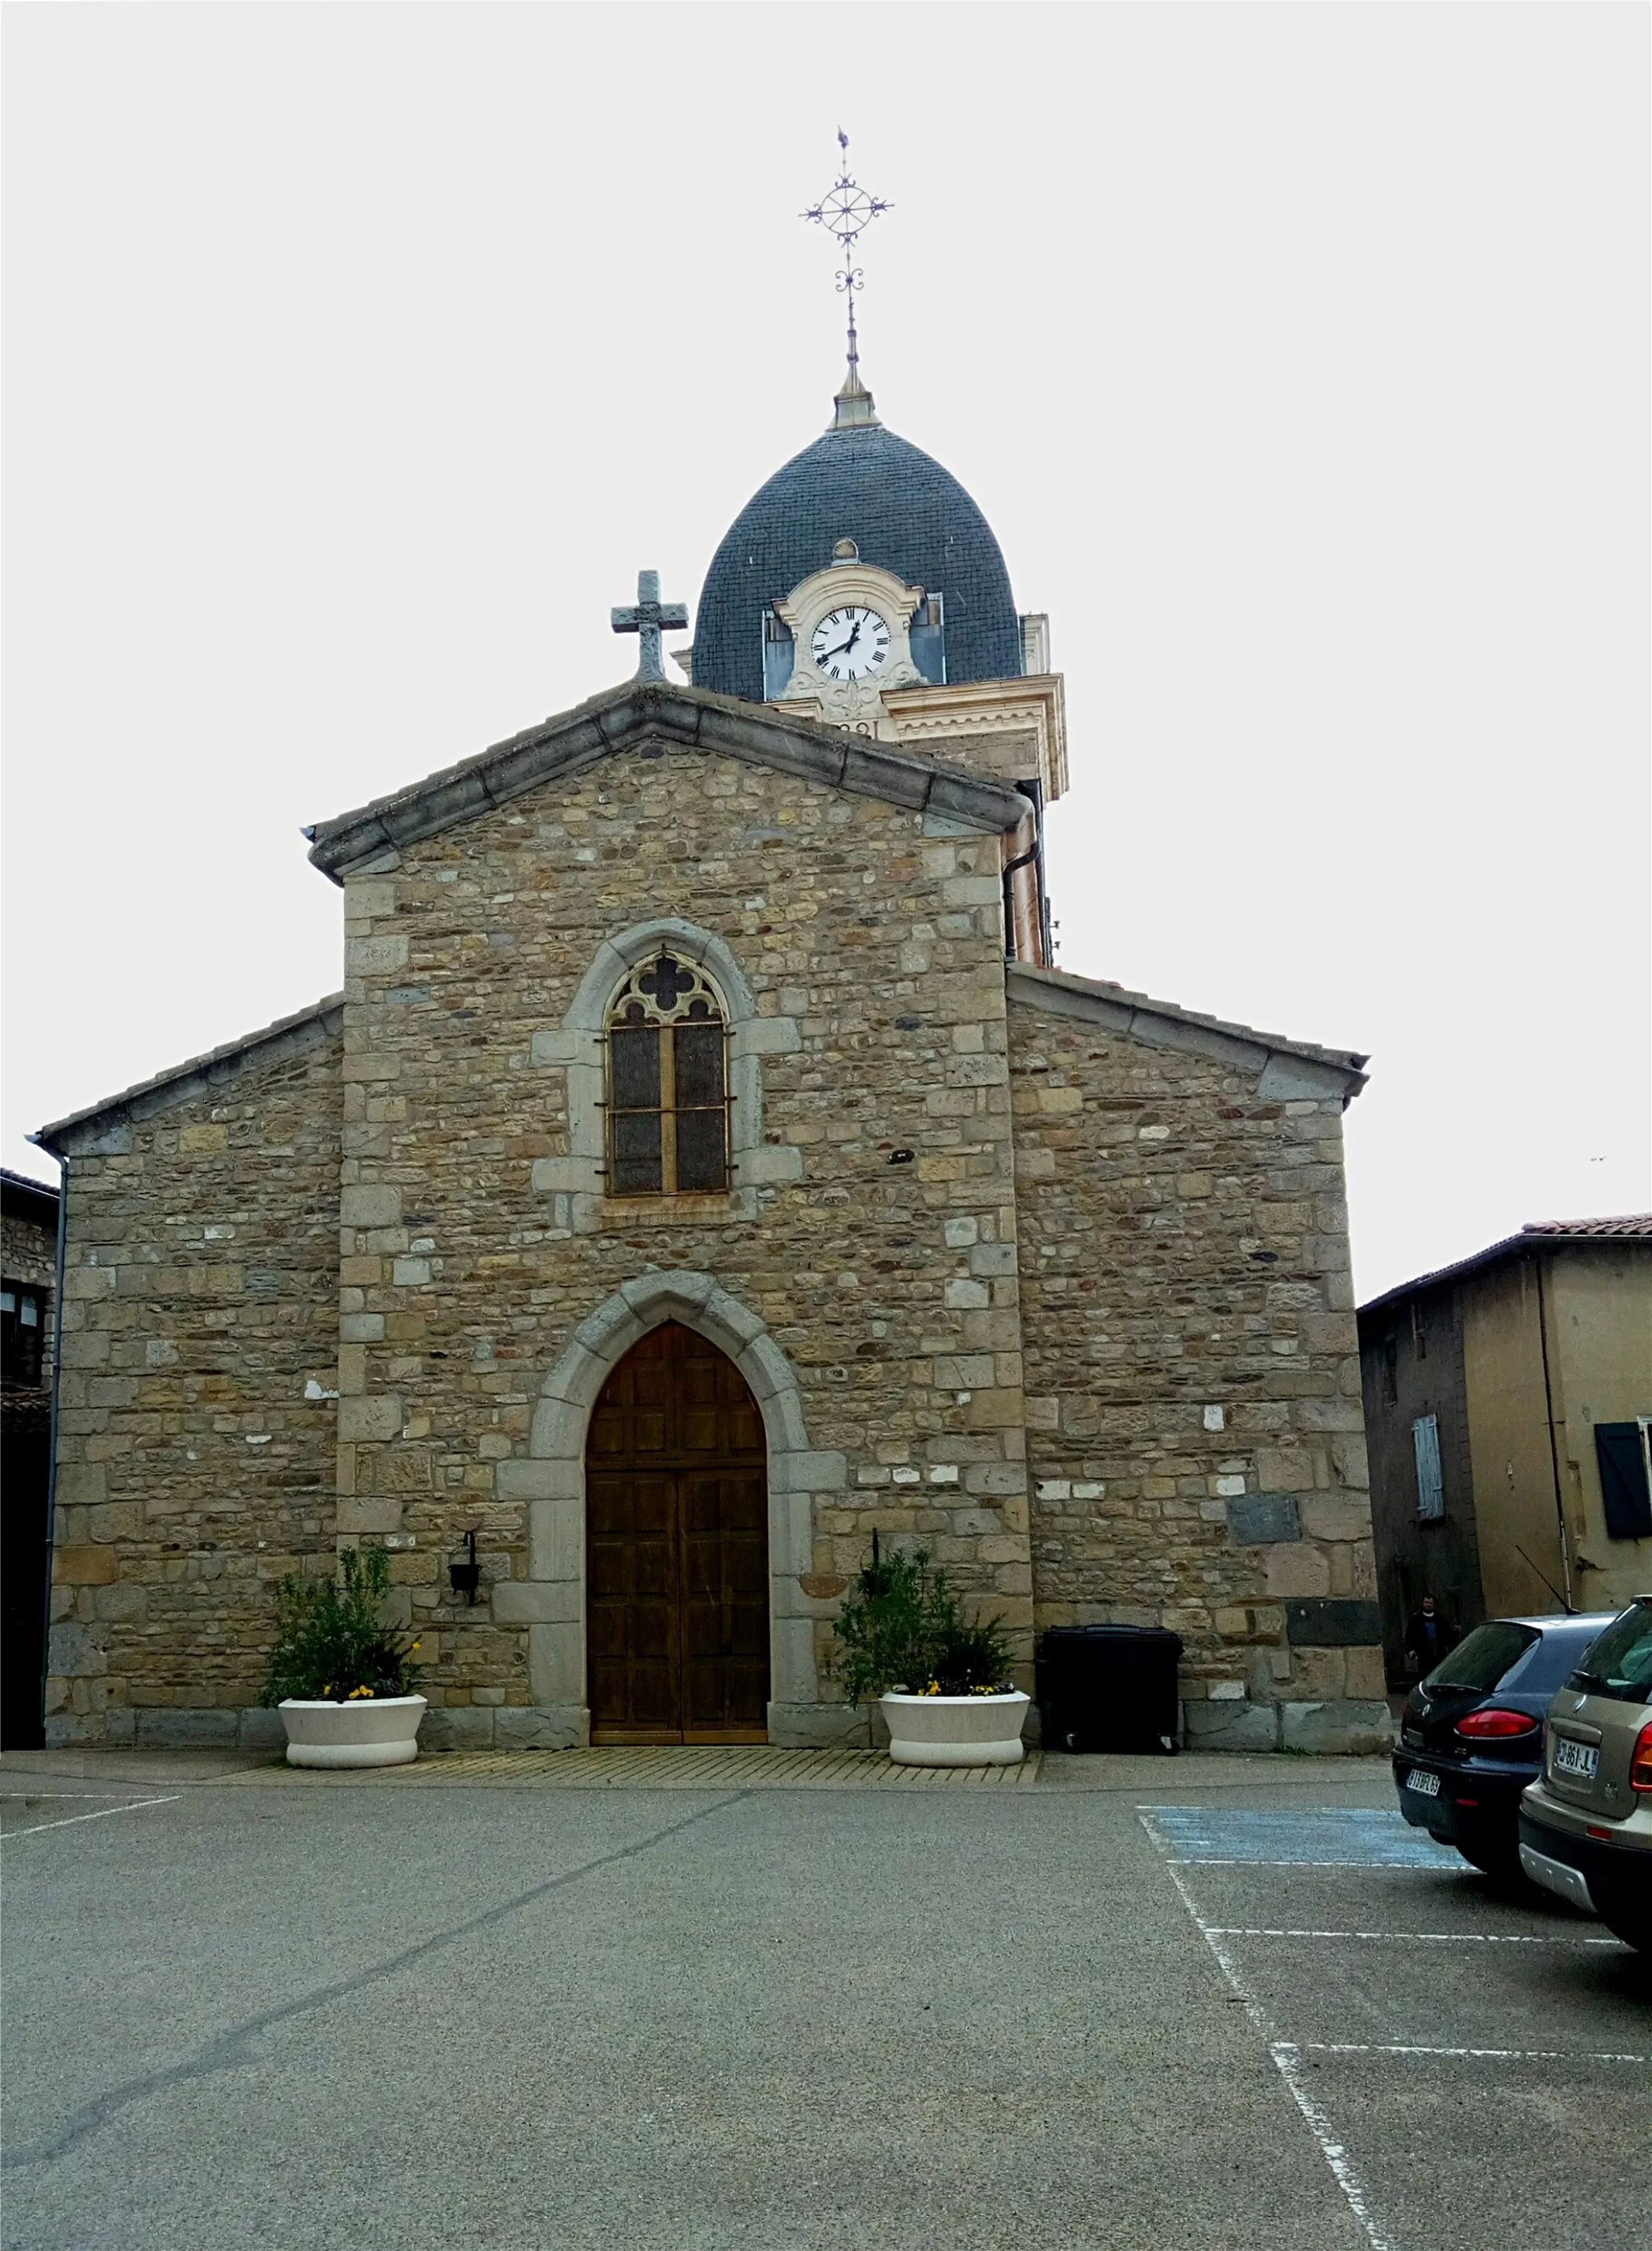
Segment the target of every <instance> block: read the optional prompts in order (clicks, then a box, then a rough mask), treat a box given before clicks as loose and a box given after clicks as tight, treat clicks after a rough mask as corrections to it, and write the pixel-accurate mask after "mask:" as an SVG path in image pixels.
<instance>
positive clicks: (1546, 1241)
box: [1359, 1211, 1652, 1321]
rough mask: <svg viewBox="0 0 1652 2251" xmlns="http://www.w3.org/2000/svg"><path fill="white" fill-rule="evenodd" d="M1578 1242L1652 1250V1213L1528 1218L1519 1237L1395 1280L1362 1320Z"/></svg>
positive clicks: (1365, 1309)
mask: <svg viewBox="0 0 1652 2251" xmlns="http://www.w3.org/2000/svg"><path fill="white" fill-rule="evenodd" d="M1579 1243H1607V1244H1608V1245H1610V1244H1614V1243H1645V1244H1647V1245H1648V1246H1649V1247H1652V1211H1631V1212H1626V1213H1624V1214H1623V1215H1622V1216H1621V1217H1620V1218H1616V1219H1529V1220H1527V1222H1526V1223H1525V1225H1524V1227H1523V1228H1522V1229H1521V1230H1520V1232H1519V1234H1518V1235H1505V1236H1503V1240H1502V1242H1501V1243H1488V1244H1487V1246H1486V1248H1485V1249H1484V1250H1476V1251H1473V1252H1471V1253H1470V1255H1469V1257H1467V1258H1458V1259H1455V1260H1454V1261H1453V1263H1452V1264H1450V1265H1449V1266H1437V1267H1435V1269H1434V1272H1433V1273H1432V1274H1419V1275H1418V1276H1417V1278H1415V1280H1414V1281H1411V1282H1397V1283H1396V1284H1395V1285H1394V1286H1393V1289H1392V1290H1385V1291H1384V1292H1383V1293H1382V1295H1381V1297H1379V1298H1372V1299H1368V1300H1367V1301H1366V1303H1365V1305H1363V1306H1361V1307H1360V1308H1359V1318H1360V1319H1361V1320H1362V1321H1363V1320H1364V1319H1365V1317H1366V1315H1367V1314H1368V1313H1385V1312H1386V1311H1387V1310H1388V1309H1389V1308H1390V1307H1391V1306H1400V1305H1403V1304H1404V1303H1405V1302H1406V1300H1407V1299H1408V1298H1414V1297H1417V1296H1419V1295H1420V1293H1421V1292H1423V1291H1425V1290H1437V1289H1439V1288H1441V1286H1442V1285H1444V1284H1445V1283H1447V1282H1458V1281H1461V1280H1462V1278H1463V1277H1464V1276H1465V1275H1469V1274H1478V1273H1479V1272H1480V1271H1482V1270H1483V1268H1485V1267H1487V1266H1496V1265H1499V1264H1502V1262H1503V1260H1504V1259H1505V1258H1517V1257H1521V1256H1523V1255H1524V1256H1525V1257H1531V1254H1532V1253H1533V1252H1534V1251H1538V1250H1573V1249H1575V1248H1576V1246H1577V1245H1578V1244H1579Z"/></svg>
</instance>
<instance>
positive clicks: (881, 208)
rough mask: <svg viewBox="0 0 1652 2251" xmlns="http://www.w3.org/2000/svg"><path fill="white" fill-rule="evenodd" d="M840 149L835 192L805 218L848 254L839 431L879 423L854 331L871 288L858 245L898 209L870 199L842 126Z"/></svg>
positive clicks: (842, 273) (841, 279) (841, 275)
mask: <svg viewBox="0 0 1652 2251" xmlns="http://www.w3.org/2000/svg"><path fill="white" fill-rule="evenodd" d="M838 148H839V149H840V152H841V154H840V170H839V173H838V177H837V178H836V179H835V180H834V181H833V184H832V186H831V188H830V189H829V190H827V192H826V194H825V195H824V196H822V197H821V198H820V200H819V203H818V204H815V205H814V206H813V208H812V210H810V211H805V212H804V214H803V216H804V218H810V219H813V220H814V221H815V222H816V224H817V225H820V226H823V227H825V229H826V232H827V233H828V234H829V235H831V236H832V238H833V240H834V241H835V242H836V244H837V246H838V248H839V250H840V252H841V253H842V255H843V264H842V265H841V267H840V268H839V269H838V289H839V293H840V294H841V295H844V296H847V298H848V301H849V372H848V376H847V380H846V381H845V383H844V386H843V388H842V390H841V391H840V392H839V393H838V398H837V409H838V411H837V420H836V427H837V428H839V429H840V430H841V429H846V428H848V427H850V426H852V425H854V424H856V423H867V422H875V421H876V420H877V416H876V415H875V414H874V412H873V411H872V394H871V392H870V391H867V388H866V386H865V384H863V383H862V382H861V350H860V338H859V336H857V335H856V333H855V326H854V293H855V291H856V290H857V289H863V288H864V287H866V275H865V273H864V272H863V270H862V269H861V267H859V266H857V265H856V264H855V262H854V246H855V244H856V243H857V242H858V241H859V240H860V239H861V235H862V234H863V233H864V232H865V231H866V229H867V227H868V226H870V225H871V224H872V222H873V220H874V218H881V217H882V216H883V214H884V212H885V211H890V210H893V208H894V206H893V204H888V203H886V202H885V201H884V200H883V198H882V197H881V196H870V195H868V194H867V191H866V190H865V189H864V188H863V187H862V186H861V184H860V182H859V181H858V180H857V179H856V178H855V177H854V173H853V172H851V171H850V170H849V136H848V135H847V133H846V132H844V131H843V129H842V128H841V127H840V128H839V129H838Z"/></svg>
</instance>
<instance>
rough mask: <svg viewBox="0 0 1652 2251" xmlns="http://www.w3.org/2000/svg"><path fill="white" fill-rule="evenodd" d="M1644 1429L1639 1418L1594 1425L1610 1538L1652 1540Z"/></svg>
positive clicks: (1651, 1516)
mask: <svg viewBox="0 0 1652 2251" xmlns="http://www.w3.org/2000/svg"><path fill="white" fill-rule="evenodd" d="M1594 1458H1595V1459H1596V1461H1597V1462H1599V1464H1600V1498H1601V1500H1603V1501H1604V1502H1605V1504H1606V1528H1607V1538H1608V1539H1609V1540H1652V1493H1649V1492H1648V1489H1647V1479H1646V1446H1645V1443H1644V1441H1643V1439H1642V1424H1641V1423H1638V1422H1637V1423H1596V1424H1595V1426H1594Z"/></svg>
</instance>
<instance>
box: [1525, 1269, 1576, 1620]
mask: <svg viewBox="0 0 1652 2251" xmlns="http://www.w3.org/2000/svg"><path fill="white" fill-rule="evenodd" d="M1534 1264H1535V1265H1536V1268H1537V1276H1538V1341H1539V1342H1540V1344H1541V1345H1542V1347H1543V1413H1544V1418H1545V1421H1546V1422H1547V1423H1548V1425H1549V1471H1550V1474H1551V1476H1552V1478H1553V1479H1554V1520H1555V1522H1556V1523H1557V1524H1558V1525H1559V1527H1560V1573H1561V1576H1562V1577H1563V1579H1564V1580H1565V1582H1566V1608H1567V1609H1568V1610H1571V1609H1572V1608H1573V1600H1572V1543H1571V1541H1569V1540H1568V1539H1567V1538H1566V1503H1565V1501H1564V1500H1563V1499H1562V1497H1561V1493H1560V1448H1559V1442H1558V1441H1557V1439H1556V1437H1555V1435H1554V1386H1553V1384H1552V1382H1551V1380H1550V1376H1549V1317H1548V1314H1547V1313H1546V1312H1545V1307H1544V1301H1543V1258H1542V1256H1541V1254H1539V1255H1538V1257H1537V1259H1536V1260H1535V1261H1534Z"/></svg>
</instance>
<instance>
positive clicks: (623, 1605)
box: [585, 1321, 769, 1743]
mask: <svg viewBox="0 0 1652 2251" xmlns="http://www.w3.org/2000/svg"><path fill="white" fill-rule="evenodd" d="M768 1482H769V1480H768V1458H767V1452H766V1449H765V1446H764V1431H763V1416H762V1415H761V1413H760V1411H759V1410H758V1407H757V1401H756V1400H755V1399H754V1398H753V1397H752V1396H751V1393H750V1390H749V1389H747V1386H746V1382H745V1379H744V1377H743V1375H741V1373H740V1371H739V1369H738V1368H736V1366H735V1364H734V1362H733V1361H731V1360H730V1359H729V1356H728V1354H726V1353H723V1352H720V1351H719V1350H718V1348H717V1347H716V1346H715V1344H713V1343H711V1341H710V1340H708V1338H706V1337H702V1336H701V1335H699V1334H698V1333H696V1332H695V1330H693V1329H689V1328H684V1327H682V1326H681V1325H680V1324H679V1323H678V1322H676V1321H667V1322H666V1323H665V1324H664V1325H663V1326H661V1327H660V1328H657V1329H652V1330H650V1332H649V1333H648V1334H647V1335H646V1337H644V1338H643V1339H642V1340H640V1342H639V1343H637V1344H635V1345H633V1346H632V1348H631V1350H630V1351H629V1352H628V1353H627V1354H626V1357H625V1358H624V1359H623V1360H622V1361H620V1363H619V1366H618V1368H615V1370H614V1372H613V1374H612V1375H611V1376H610V1377H609V1379H608V1381H607V1382H606V1383H605V1385H604V1386H603V1390H602V1396H601V1397H600V1398H599V1399H598V1402H597V1404H596V1407H595V1408H594V1409H593V1410H592V1413H591V1430H590V1434H589V1436H588V1437H587V1439H586V1442H585V1632H586V1646H587V1650H588V1652H589V1657H588V1664H589V1669H590V1682H589V1693H590V1697H591V1734H592V1736H593V1737H594V1738H595V1739H596V1740H597V1741H598V1742H656V1743H657V1742H681V1743H727V1742H766V1741H767V1739H768V1726H767V1716H768V1715H767V1707H768V1701H769V1529H768V1515H769V1511H768Z"/></svg>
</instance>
